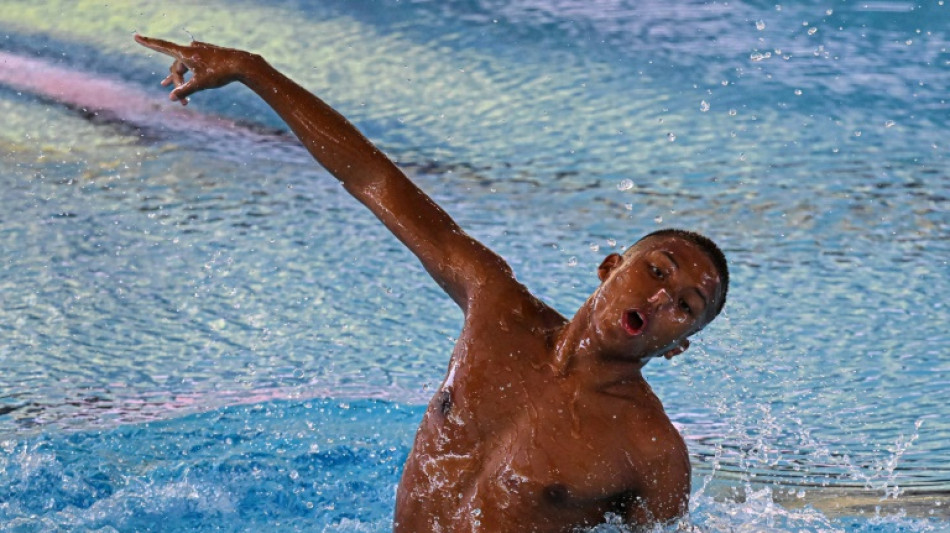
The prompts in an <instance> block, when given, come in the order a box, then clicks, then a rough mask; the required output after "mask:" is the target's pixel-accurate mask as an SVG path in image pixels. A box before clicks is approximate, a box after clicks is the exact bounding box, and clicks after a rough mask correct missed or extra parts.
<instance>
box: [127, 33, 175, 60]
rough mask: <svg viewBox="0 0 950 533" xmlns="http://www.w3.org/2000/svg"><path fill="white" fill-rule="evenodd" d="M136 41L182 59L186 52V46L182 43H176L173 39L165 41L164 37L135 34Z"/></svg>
mask: <svg viewBox="0 0 950 533" xmlns="http://www.w3.org/2000/svg"><path fill="white" fill-rule="evenodd" d="M135 42H137V43H139V44H140V45H142V46H144V47H146V48H151V49H152V50H155V51H156V52H160V53H163V54H165V55H169V56H172V57H175V58H178V59H181V57H182V56H183V55H184V52H185V47H184V46H182V45H180V44H176V43H173V42H171V41H164V40H162V39H155V38H153V37H146V36H144V35H139V34H135Z"/></svg>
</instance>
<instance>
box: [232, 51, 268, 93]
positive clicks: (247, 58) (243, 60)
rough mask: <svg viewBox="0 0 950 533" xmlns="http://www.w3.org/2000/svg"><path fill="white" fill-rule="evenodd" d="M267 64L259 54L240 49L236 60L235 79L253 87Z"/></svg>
mask: <svg viewBox="0 0 950 533" xmlns="http://www.w3.org/2000/svg"><path fill="white" fill-rule="evenodd" d="M269 66H270V65H268V64H267V61H266V60H265V59H264V58H263V57H262V56H261V55H259V54H254V53H251V52H243V51H242V52H241V56H240V59H239V60H238V68H237V81H239V82H241V83H243V84H244V85H247V86H248V87H250V88H251V89H255V86H256V85H258V83H259V81H260V80H261V78H262V77H263V74H264V72H265V71H266V70H267V68H268V67H269Z"/></svg>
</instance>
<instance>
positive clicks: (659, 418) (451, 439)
mask: <svg viewBox="0 0 950 533" xmlns="http://www.w3.org/2000/svg"><path fill="white" fill-rule="evenodd" d="M515 296H516V297H515V298H511V295H508V297H507V298H506V297H505V295H499V296H498V297H497V298H498V299H499V300H500V301H504V302H505V305H490V304H491V302H488V303H487V304H488V305H490V307H492V308H494V309H496V310H497V309H505V310H506V312H504V313H503V314H498V313H494V314H490V313H486V315H487V316H486V317H483V318H479V316H478V310H474V311H473V312H470V314H469V317H468V319H467V322H466V325H465V328H464V329H463V332H462V335H461V337H460V339H459V341H458V343H457V344H456V347H455V350H454V352H453V354H452V360H451V362H450V367H449V371H448V373H447V375H446V379H445V382H444V383H443V384H442V386H441V387H440V390H439V391H437V392H436V394H435V395H434V396H433V398H432V400H431V402H430V404H429V407H428V410H427V411H426V414H425V416H424V418H423V421H422V424H421V425H420V428H419V432H418V434H417V435H416V441H415V444H414V446H413V450H412V453H411V454H410V456H409V459H408V461H407V462H406V466H405V471H404V473H403V479H402V482H401V483H400V487H399V492H398V495H397V502H396V516H395V524H394V530H395V531H397V532H413V533H421V532H429V531H432V532H439V531H441V532H475V531H486V532H493V533H494V532H498V533H501V532H505V531H512V532H515V531H517V532H524V531H538V532H546V531H570V530H572V529H573V528H574V527H577V526H584V525H594V524H597V523H601V522H603V521H604V516H605V514H606V513H608V512H615V513H618V514H623V505H624V504H625V503H626V502H628V501H630V500H631V498H635V497H636V496H637V494H636V493H637V490H638V486H639V485H641V484H642V483H643V482H645V479H646V476H648V475H656V472H655V471H654V470H655V469H654V466H655V464H657V462H668V461H664V459H665V457H664V456H665V455H667V454H674V455H679V456H684V457H685V454H686V448H685V444H684V443H683V441H682V439H681V438H680V436H679V434H678V433H677V432H676V430H675V428H673V426H672V424H671V423H670V421H669V419H668V418H667V416H666V415H665V413H664V412H663V408H662V405H661V404H660V402H659V400H658V399H657V398H656V396H654V395H653V393H652V391H650V388H649V386H648V385H647V384H646V382H643V381H642V380H640V382H636V383H631V384H627V385H624V387H623V390H622V391H619V392H620V394H613V392H615V391H604V390H597V389H596V388H591V387H589V386H584V385H583V384H582V382H581V380H579V379H576V378H575V377H574V376H572V374H571V373H569V372H568V373H566V374H564V373H561V372H559V371H558V369H557V366H556V365H555V364H554V362H553V346H552V342H551V332H552V331H554V330H556V329H557V328H558V327H559V326H560V325H563V323H564V319H563V317H560V315H558V314H557V313H556V312H554V311H553V310H552V309H550V308H547V307H546V306H544V305H543V304H541V303H540V302H538V301H537V300H535V299H534V298H533V297H531V296H530V295H529V294H527V292H526V291H525V292H524V293H523V294H519V295H515ZM685 468H687V469H688V463H687V464H686V465H685ZM686 478H687V479H688V473H687V474H686ZM687 490H688V489H687Z"/></svg>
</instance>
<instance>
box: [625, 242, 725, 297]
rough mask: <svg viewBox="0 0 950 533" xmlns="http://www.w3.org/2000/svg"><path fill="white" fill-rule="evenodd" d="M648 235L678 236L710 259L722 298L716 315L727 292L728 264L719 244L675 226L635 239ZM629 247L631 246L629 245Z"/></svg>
mask: <svg viewBox="0 0 950 533" xmlns="http://www.w3.org/2000/svg"><path fill="white" fill-rule="evenodd" d="M650 237H679V238H680V239H683V240H684V241H689V242H691V243H693V244H695V245H696V246H698V247H699V249H700V250H702V251H703V252H704V253H705V254H706V255H707V256H708V257H709V259H710V260H711V261H712V263H713V266H714V267H716V270H717V271H718V272H719V280H720V286H721V287H722V299H721V300H719V306H718V307H717V308H716V314H715V315H713V316H718V315H719V313H720V311H722V308H723V306H724V305H726V293H728V292H729V266H728V265H727V264H726V254H724V253H722V250H721V249H719V246H716V243H714V242H713V241H712V239H710V238H709V237H707V236H705V235H701V234H699V233H696V232H695V231H689V230H685V229H676V228H665V229H661V230H657V231H654V232H652V233H648V234H647V235H644V236H643V237H641V238H640V240H638V241H637V243H639V242H640V241H643V240H645V239H649V238H650ZM631 248H633V247H632V246H631Z"/></svg>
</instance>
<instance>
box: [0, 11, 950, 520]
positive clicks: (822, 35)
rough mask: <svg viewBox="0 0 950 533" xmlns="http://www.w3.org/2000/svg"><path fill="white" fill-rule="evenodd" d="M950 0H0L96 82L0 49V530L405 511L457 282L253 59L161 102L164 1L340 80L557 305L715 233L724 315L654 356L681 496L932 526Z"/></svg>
mask: <svg viewBox="0 0 950 533" xmlns="http://www.w3.org/2000/svg"><path fill="white" fill-rule="evenodd" d="M948 9H950V7H948V6H944V5H943V4H942V3H940V2H924V3H919V4H915V3H909V2H908V3H905V2H816V1H809V2H798V3H796V4H795V5H784V4H782V5H776V4H774V3H760V2H738V3H737V2H729V3H699V2H686V3H676V4H667V3H650V2H647V3H643V2H636V3H634V2H621V1H615V2H595V3H591V2H567V1H547V2H489V1H481V2H476V1H467V2H459V3H437V2H410V3H404V2H396V1H391V2H342V1H340V2H334V1H329V2H321V3H319V4H312V3H308V2H278V3H274V4H272V5H268V6H262V5H255V4H252V3H243V2H238V3H228V4H224V3H210V4H209V5H208V6H207V7H206V8H204V9H203V10H201V11H200V12H198V11H196V10H195V8H192V7H188V6H186V5H184V4H181V5H179V4H176V3H174V2H170V3H169V2H166V3H162V4H160V5H152V4H148V3H128V4H124V5H120V6H110V7H108V8H105V7H102V6H98V5H91V4H89V5H87V4H82V3H65V2H62V3H61V2H55V1H49V2H41V3H36V2H30V3H27V2H17V1H10V2H6V3H5V5H4V9H3V10H0V11H2V12H0V38H2V40H0V52H3V53H5V54H9V56H8V59H9V57H14V56H15V57H18V58H29V59H30V60H36V61H40V62H41V63H42V64H43V65H46V67H44V68H45V69H46V70H44V71H42V72H37V73H36V74H35V75H33V76H31V78H32V79H34V80H35V79H43V76H46V77H47V78H49V77H50V76H52V74H50V72H52V70H50V68H51V67H57V68H61V69H62V71H63V72H65V73H73V74H75V75H76V76H78V78H77V80H78V81H76V82H75V83H73V84H72V86H78V87H81V86H84V84H90V83H92V80H94V79H97V78H98V79H101V80H104V81H105V82H106V87H105V89H101V88H100V89H99V91H100V92H99V93H97V94H102V95H103V98H102V101H103V103H102V106H103V108H102V109H99V110H95V109H93V110H92V111H90V109H89V103H88V101H86V100H81V97H80V96H77V95H75V94H73V95H69V96H57V95H56V94H55V91H53V90H52V89H49V88H43V87H37V86H35V85H34V86H30V87H27V86H26V85H25V84H27V82H26V81H24V80H23V79H22V78H23V77H22V76H19V75H18V74H16V73H10V72H9V71H4V70H2V69H3V66H2V65H0V80H3V79H5V80H6V81H4V82H3V84H2V86H0V110H2V111H0V113H2V115H0V116H3V119H4V128H3V129H2V130H0V153H2V154H3V157H2V158H0V179H2V180H3V187H4V189H3V193H2V194H0V203H2V205H0V250H2V251H3V252H4V253H3V262H2V263H0V287H2V293H0V294H2V298H3V305H2V310H0V331H2V337H0V338H2V342H0V396H2V397H0V413H2V414H0V444H2V447H0V494H3V497H2V498H0V522H3V523H9V524H13V525H11V526H0V527H7V528H8V529H14V530H15V528H21V530H27V531H30V530H41V531H43V530H56V529H57V528H61V529H82V528H86V529H90V530H98V529H105V530H108V528H110V527H111V528H116V529H118V530H121V531H125V530H135V529H149V528H150V527H151V528H154V529H163V528H166V529H167V530H174V529H185V528H189V529H190V528H197V529H200V528H207V529H212V528H215V527H221V528H223V529H225V530H227V529H230V530H241V529H243V528H244V527H245V525H246V524H248V523H259V524H262V527H263V525H270V526H273V527H274V528H275V529H281V528H283V529H284V530H321V528H326V530H329V531H385V530H386V529H387V528H388V521H389V520H390V515H391V506H392V501H393V493H394V490H395V489H394V487H395V483H396V480H397V479H398V469H399V468H400V467H401V461H402V458H404V456H405V454H406V453H407V450H408V446H409V443H410V442H411V437H412V433H413V432H414V430H415V424H416V423H417V421H418V418H419V416H420V413H421V407H419V406H420V405H422V403H423V402H424V401H425V399H426V398H427V395H428V391H429V390H431V388H432V387H434V386H436V385H437V384H438V382H439V380H440V378H441V376H442V373H443V371H444V369H445V366H446V362H447V356H448V354H449V353H450V350H451V346H452V342H453V337H454V335H456V334H457V331H458V327H459V323H460V315H459V313H458V312H457V311H456V310H455V309H454V308H453V306H452V305H451V303H450V301H449V300H448V299H447V298H445V297H444V296H443V295H442V294H441V293H440V291H439V289H438V288H437V287H436V286H435V285H434V284H433V283H432V282H431V281H430V280H429V279H428V278H427V277H426V275H425V274H424V272H422V270H421V269H420V268H419V267H418V265H417V264H416V263H415V261H414V259H413V258H412V257H411V256H410V255H409V254H408V252H406V251H404V250H403V249H402V248H401V246H400V245H399V244H398V243H397V242H396V241H395V240H394V239H393V238H392V237H390V236H389V235H388V234H387V233H386V232H385V230H384V229H382V228H381V227H380V226H379V224H378V223H377V222H376V221H375V220H373V219H372V218H371V217H370V216H369V215H368V213H366V212H365V210H363V209H362V208H361V207H360V206H358V205H357V204H356V202H355V201H353V200H352V199H350V198H349V197H347V196H346V195H345V193H343V191H342V190H340V189H339V188H338V187H337V186H336V185H335V183H334V182H333V181H332V180H331V179H329V178H328V177H327V176H326V175H325V174H324V173H323V172H322V171H321V170H320V169H318V168H315V167H314V166H313V164H311V163H310V162H309V161H308V159H307V157H306V154H305V153H304V152H303V151H302V150H300V149H299V148H297V147H296V145H295V144H294V143H293V141H292V140H291V139H290V138H289V137H288V136H287V135H286V134H285V133H281V131H282V130H281V128H280V125H279V123H278V121H277V120H276V118H275V117H274V116H273V115H272V114H269V112H267V111H266V110H265V109H263V106H262V105H261V104H259V103H258V102H257V101H256V100H255V99H254V98H253V97H252V95H251V94H250V93H249V92H248V91H246V90H243V89H241V88H237V87H235V88H227V89H225V90H224V91H222V92H220V93H217V94H215V95H211V94H208V95H198V96H197V97H195V99H194V101H193V104H192V105H191V106H189V110H190V111H191V113H190V114H189V115H186V116H177V115H170V113H172V111H171V108H169V107H154V106H157V104H158V103H159V102H160V101H161V100H162V98H163V96H164V93H163V91H162V90H161V89H160V88H159V87H158V86H157V81H158V80H159V79H160V78H161V74H160V72H162V71H163V70H164V69H165V68H166V65H165V63H164V61H163V60H162V59H160V58H158V57H155V56H154V55H151V54H148V53H146V52H145V51H143V50H141V49H139V48H136V47H135V46H134V44H133V43H132V42H131V39H130V35H131V32H132V31H140V32H143V33H147V34H148V33H151V34H157V35H159V36H164V37H171V38H179V39H187V38H188V34H187V33H185V31H183V29H184V30H187V31H190V32H193V33H194V34H195V35H196V37H198V38H200V39H203V40H209V41H212V42H219V43H221V44H227V45H233V46H240V47H244V48H248V49H254V50H257V51H260V52H261V53H263V54H264V55H265V57H267V58H268V59H269V60H271V62H273V63H274V64H276V65H278V66H279V67H280V68H283V69H285V70H286V71H287V72H288V73H289V74H290V75H292V76H293V77H295V78H296V79H299V80H300V81H301V82H302V83H303V84H304V85H306V86H307V87H309V88H311V89H313V90H315V91H316V92H318V93H319V94H321V95H322V96H324V97H325V98H326V99H327V100H328V101H329V102H331V103H332V104H333V105H335V106H337V107H338V108H339V109H340V110H341V111H343V112H344V114H346V115H347V116H349V117H351V118H352V119H353V120H354V121H355V122H356V123H357V124H358V125H359V126H360V127H361V128H362V129H363V130H364V131H366V132H367V133H368V135H369V136H370V137H371V138H373V139H374V140H375V141H377V142H378V143H379V144H380V146H381V147H382V148H383V149H385V150H386V151H387V152H388V153H389V154H390V155H392V156H393V157H394V158H396V159H397V160H398V161H399V162H400V163H401V164H402V165H404V167H405V168H406V169H407V171H408V172H409V173H410V174H411V175H412V177H413V178H414V179H415V180H417V181H418V182H419V184H420V185H421V186H422V187H423V188H424V189H426V190H427V191H428V192H430V193H431V194H432V195H433V196H434V197H435V198H436V199H437V200H439V201H440V202H442V203H443V205H445V206H446V207H447V209H448V211H449V212H450V213H451V214H452V215H453V216H455V217H456V218H457V219H458V220H459V222H460V223H461V224H462V225H463V227H465V228H466V229H468V230H469V231H470V232H471V233H472V234H473V235H475V236H476V237H478V238H480V239H482V240H483V241H485V242H486V243H487V244H489V245H490V246H492V247H493V248H495V249H496V250H498V251H499V252H500V253H502V255H504V256H505V257H506V258H507V259H508V260H509V262H510V263H511V264H512V266H513V267H514V269H515V271H516V273H517V274H518V276H519V279H521V280H522V281H524V282H525V283H526V284H527V285H528V286H529V287H530V288H532V289H533V290H535V291H537V293H538V294H539V295H540V296H542V297H543V298H544V299H545V300H546V301H548V302H550V303H552V304H554V305H555V306H556V307H557V308H558V309H560V310H561V311H562V312H563V313H565V314H570V313H571V312H572V311H573V310H574V309H576V307H577V306H578V305H579V304H580V302H581V301H583V299H584V298H585V297H586V296H587V295H588V294H589V293H590V292H591V291H592V289H593V287H594V283H595V282H596V277H595V273H594V267H595V266H596V265H597V264H598V262H599V260H600V258H601V257H602V256H603V255H604V254H606V253H609V252H610V251H612V250H614V249H619V248H620V247H622V246H624V245H627V244H629V243H630V242H632V241H633V240H635V239H636V238H637V237H638V236H639V235H642V234H643V233H646V232H648V231H651V230H653V229H657V228H659V227H665V226H668V225H673V226H680V227H687V228H692V229H697V230H699V231H703V232H706V233H708V234H710V235H711V236H712V237H713V238H715V239H716V240H717V241H719V242H720V243H721V244H722V245H723V247H724V249H725V250H726V252H727V254H728V255H729V257H730V260H731V265H732V269H733V272H734V273H733V278H734V282H733V287H732V290H731V294H730V302H729V304H728V306H727V310H726V312H725V314H724V316H723V317H721V318H720V319H719V320H718V321H717V322H716V323H714V324H713V325H712V326H710V327H709V328H708V329H707V330H706V331H705V332H704V333H703V334H701V335H700V336H699V338H698V341H697V342H695V343H694V348H691V350H690V351H689V352H687V354H685V356H684V357H681V358H678V359H676V360H674V361H673V362H672V364H668V363H665V362H664V363H659V364H658V363H652V364H651V365H650V366H648V367H647V373H648V379H650V381H651V383H652V384H653V386H654V388H655V390H656V391H657V393H658V394H659V396H660V397H661V398H662V399H663V401H664V404H665V405H666V408H667V411H668V412H669V414H670V416H671V418H672V419H673V420H674V422H675V423H677V424H678V425H679V427H680V428H681V430H682V432H683V434H684V436H685V437H686V439H687V441H688V443H689V446H690V450H691V454H692V458H693V464H694V470H695V473H696V475H695V478H694V495H693V510H692V513H691V520H692V522H693V525H694V526H695V527H697V528H699V529H701V530H710V531H719V530H741V529H742V528H743V527H746V528H747V529H748V530H761V529H763V528H766V529H774V530H789V531H797V530H801V529H804V530H814V531H818V530H848V531H850V530H858V531H923V530H928V529H929V530H935V531H939V530H941V529H947V528H948V527H950V526H948V511H947V509H948V505H950V503H948V502H947V494H948V492H950V448H948V446H947V442H948V441H950V419H948V417H947V408H946V406H947V405H948V402H950V392H948V391H950V387H948V386H947V383H948V382H947V377H946V376H947V375H948V372H950V359H948V356H950V337H948V335H947V332H946V331H947V327H946V325H947V323H948V318H950V317H948V310H947V305H946V302H945V301H946V298H945V296H944V295H945V294H946V293H947V292H948V289H950V282H948V280H950V276H948V273H950V270H948V267H947V260H948V257H950V253H948V252H950V249H948V239H947V234H948V232H947V228H948V215H947V209H946V202H947V196H948V192H950V178H948V172H947V159H946V153H947V145H946V140H945V139H946V133H947V131H948V118H950V112H948V111H950V106H948V104H947V101H946V99H947V94H948V88H950V64H948V62H950V54H948V52H947V46H948V44H947V30H946V28H948V27H950V25H948V22H950V15H948V13H950V11H948ZM4 64H6V65H9V64H11V63H9V61H7V62H6V63H4ZM21 71H22V69H21ZM152 99H154V100H152ZM63 101H65V102H66V103H67V104H70V105H63V103H62V102H63ZM78 101H81V102H82V103H81V104H77V103H76V102H78ZM93 102H95V99H93ZM153 104H154V105H153ZM169 117H174V118H169ZM215 117H224V118H225V119H227V120H230V121H236V123H234V122H228V123H224V122H221V121H217V120H216V119H215ZM218 137H224V138H226V142H222V143H220V144H216V143H215V142H214V139H215V138H218ZM625 180H630V181H629V182H627V181H625ZM340 404H347V405H349V409H347V408H342V407H340ZM354 406H357V407H354ZM228 439H231V440H230V442H229V440H228ZM328 439H332V440H333V441H334V442H332V443H330V442H328ZM313 446H316V449H313V448H312V447H313ZM255 469H256V470H255ZM294 471H296V472H297V474H296V475H297V477H296V478H294V477H291V476H292V472H294ZM258 500H259V501H260V503H255V502H257V501H258ZM308 502H309V503H312V504H313V507H312V508H311V507H308V506H307V503H308ZM779 504H781V505H779ZM150 505H153V506H154V507H153V508H151V510H150V508H149V506H150ZM802 505H806V506H805V507H802ZM330 506H332V507H333V509H330V508H329V507H330ZM875 508H878V509H879V510H878V511H875ZM902 512H903V515H902V514H901V513H902ZM158 516H161V517H170V516H175V517H177V518H176V519H180V523H174V522H167V521H165V520H167V518H163V521H162V522H161V523H159V522H156V517H158ZM278 522H279V523H280V525H279V526H278V525H276V524H277V523H278ZM149 524H154V525H152V526H150V525H149ZM173 526H174V527H173ZM179 526H180V527H179ZM31 528H32V529H31ZM756 528H759V529H756Z"/></svg>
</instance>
